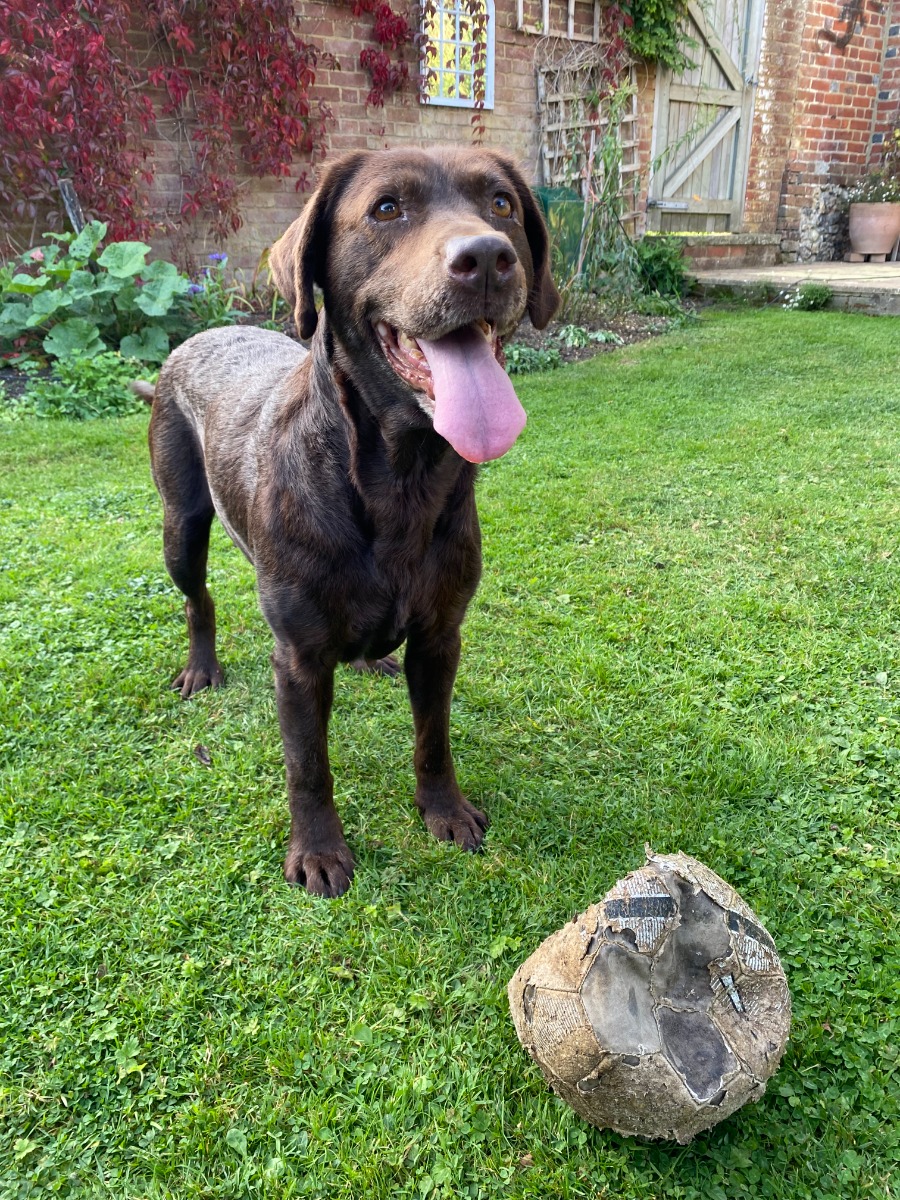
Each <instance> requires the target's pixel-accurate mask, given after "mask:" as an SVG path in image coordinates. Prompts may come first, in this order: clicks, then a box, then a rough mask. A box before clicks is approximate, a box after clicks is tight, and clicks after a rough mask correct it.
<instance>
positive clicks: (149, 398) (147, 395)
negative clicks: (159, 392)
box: [128, 379, 156, 404]
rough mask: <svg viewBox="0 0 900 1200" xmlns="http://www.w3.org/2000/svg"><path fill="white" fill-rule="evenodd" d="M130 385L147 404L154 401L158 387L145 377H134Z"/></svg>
mask: <svg viewBox="0 0 900 1200" xmlns="http://www.w3.org/2000/svg"><path fill="white" fill-rule="evenodd" d="M128 386H129V387H130V388H131V390H132V391H133V392H134V394H135V395H136V396H140V398H141V399H142V400H143V401H144V403H145V404H152V403H153V397H154V396H155V395H156V388H155V387H154V386H153V384H152V383H147V381H146V380H145V379H132V381H131V383H129V385H128Z"/></svg>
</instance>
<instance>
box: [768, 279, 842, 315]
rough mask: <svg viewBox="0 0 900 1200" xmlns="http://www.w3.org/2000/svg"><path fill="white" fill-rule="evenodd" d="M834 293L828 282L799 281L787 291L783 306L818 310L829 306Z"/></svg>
mask: <svg viewBox="0 0 900 1200" xmlns="http://www.w3.org/2000/svg"><path fill="white" fill-rule="evenodd" d="M833 295H834V292H833V291H832V289H831V288H830V287H829V286H828V284H827V283H815V282H810V283H798V284H797V286H796V287H794V288H791V289H790V290H789V291H788V292H786V293H785V296H784V302H783V303H782V306H781V307H782V308H788V309H795V310H799V311H800V312H818V311H819V310H820V309H823V308H827V307H828V305H829V302H830V301H831V297H832V296H833Z"/></svg>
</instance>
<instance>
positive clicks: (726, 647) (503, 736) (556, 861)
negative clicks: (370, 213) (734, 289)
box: [0, 310, 900, 1200]
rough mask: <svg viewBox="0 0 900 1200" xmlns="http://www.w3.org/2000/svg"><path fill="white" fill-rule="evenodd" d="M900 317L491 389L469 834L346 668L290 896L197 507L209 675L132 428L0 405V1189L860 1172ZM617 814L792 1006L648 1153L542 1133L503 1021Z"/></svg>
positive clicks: (377, 686) (861, 1184)
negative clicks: (743, 1066)
mask: <svg viewBox="0 0 900 1200" xmlns="http://www.w3.org/2000/svg"><path fill="white" fill-rule="evenodd" d="M898 335H900V324H897V323H895V322H894V321H892V320H890V319H881V320H877V319H872V318H866V317H853V316H848V315H844V314H836V313H834V314H833V313H826V314H821V313H786V312H782V311H781V310H774V311H772V310H769V311H762V312H760V311H752V312H751V311H746V312H722V313H719V312H714V313H710V314H707V315H704V317H703V318H702V320H701V321H700V323H699V324H698V325H696V326H693V327H689V328H686V329H684V330H682V331H680V332H678V333H674V334H671V335H670V336H668V337H666V338H663V339H659V340H656V341H654V342H652V343H646V344H643V345H640V346H629V347H625V348H623V349H621V350H618V351H616V352H614V353H612V354H607V355H604V356H602V357H600V358H598V359H595V360H594V361H593V362H590V363H587V364H583V365H581V366H578V367H572V368H567V369H565V370H561V371H557V372H553V373H551V374H549V375H546V376H532V377H527V378H525V379H523V380H521V381H519V382H518V383H517V387H518V390H519V394H520V396H521V397H522V400H523V402H524V403H525V406H526V408H527V409H528V411H529V414H530V416H529V426H528V429H527V430H526V432H525V434H524V435H523V436H522V438H521V439H520V441H519V443H518V444H517V445H516V447H515V448H514V449H513V450H512V451H511V452H510V453H509V454H508V455H507V456H506V457H505V458H504V459H503V460H501V461H499V462H497V463H494V464H492V465H490V466H489V467H487V468H486V469H485V470H484V471H483V473H482V478H481V482H480V484H479V491H480V511H481V515H482V522H483V527H484V544H485V572H484V580H483V583H482V586H481V590H480V591H479V593H478V596H477V598H476V600H475V602H474V604H473V606H472V610H471V612H470V616H469V619H468V621H467V624H466V626H465V629H464V652H463V663H462V668H461V671H460V675H459V678H458V681H457V689H456V698H455V702H454V707H453V716H452V727H453V735H454V745H455V750H456V759H457V768H458V772H459V775H460V781H461V783H462V785H463V787H464V789H465V790H466V791H467V794H468V795H469V797H470V798H471V799H472V801H473V802H474V803H475V804H476V805H478V806H479V807H481V808H484V809H486V810H487V811H488V812H489V814H490V816H491V820H492V825H491V829H490V831H489V833H488V836H487V839H486V846H485V853H483V854H480V855H477V856H468V855H464V854H462V853H460V852H459V851H457V850H456V849H455V848H453V847H452V846H447V845H444V844H438V843H437V842H435V841H433V840H432V839H431V838H430V837H429V836H428V835H427V834H426V832H425V830H424V828H423V826H422V824H421V821H420V820H419V817H418V816H417V814H416V812H415V810H414V808H413V805H412V792H413V776H412V761H411V754H412V733H411V719H410V716H409V712H408V705H407V699H406V694H405V688H404V687H403V686H402V684H400V683H391V682H389V681H387V680H381V679H374V678H362V677H358V676H354V675H352V674H351V673H350V672H349V671H342V672H341V673H340V675H339V678H338V681H337V686H336V701H335V715H334V719H333V726H332V740H331V749H332V764H333V769H334V773H335V779H336V798H337V802H338V806H339V809H340V812H341V815H342V817H343V821H344V827H345V830H346V833H347V838H348V841H349V843H350V846H351V848H352V849H353V851H354V854H355V856H356V862H357V872H356V878H355V880H354V883H353V887H352V888H351V890H350V892H349V893H348V894H347V895H346V896H344V897H343V898H341V899H340V900H336V901H331V902H328V901H321V900H319V901H317V900H314V899H311V898H310V897H309V896H307V895H306V894H305V893H304V892H301V891H297V890H292V889H289V888H287V887H286V886H285V885H284V883H283V882H282V880H281V860H282V854H283V848H284V843H285V837H286V830H287V806H286V802H285V788H284V782H283V778H282V758H281V744H280V739H279V736H278V729H277V722H276V716H275V707H274V699H273V689H272V682H271V676H270V667H269V663H268V653H269V649H270V643H269V636H268V634H267V630H266V628H265V625H264V622H263V620H262V617H261V616H260V615H259V613H258V611H257V606H256V600H255V595H254V589H253V577H252V573H251V571H250V569H249V567H248V566H247V565H246V563H245V562H244V560H243V559H242V557H241V556H240V554H239V553H238V552H237V551H236V550H235V549H233V548H232V547H231V545H230V544H229V543H228V542H227V539H226V537H225V536H224V534H223V533H222V531H221V529H218V530H217V532H216V535H215V538H214V544H213V553H212V556H211V588H212V591H213V594H214V595H215V598H216V600H217V602H218V607H219V624H220V631H221V641H220V657H221V659H222V662H223V665H224V667H225V670H226V674H227V687H226V688H224V689H223V690H221V691H219V692H217V693H215V694H210V693H206V694H204V695H203V696H201V697H198V698H197V699H195V700H193V701H191V702H190V703H183V702H182V701H181V700H180V699H179V698H178V697H177V696H175V695H174V694H173V693H170V692H169V691H168V690H167V685H168V683H169V680H170V679H171V678H172V677H173V676H174V675H175V674H176V672H177V670H178V669H179V668H180V667H181V665H182V661H183V658H184V655H185V648H186V634H185V630H184V628H183V618H182V612H181V602H180V598H179V596H178V595H177V594H176V592H175V591H174V589H173V588H172V586H171V585H170V583H169V580H168V577H167V576H166V574H165V571H164V569H163V565H162V555H161V549H160V512H159V505H158V501H157V497H156V494H155V491H154V489H153V486H152V483H151V481H150V476H149V471H148V465H147V454H146V448H145V427H146V417H145V416H141V417H134V418H127V419H124V420H119V421H106V422H96V423H91V424H84V425H74V424H63V423H51V422H43V423H41V422H30V423H25V422H22V423H18V424H0V817H2V845H0V857H2V866H3V870H2V874H0V888H2V907H0V915H2V935H0V939H2V940H0V1114H2V1126H3V1136H2V1138H0V1159H2V1163H0V1195H2V1197H3V1198H4V1200H6V1198H12V1197H15V1198H20V1197H21V1198H24V1197H39V1196H40V1197H43V1196H49V1195H61V1196H79V1197H80V1196H85V1197H98V1198H100V1197H128V1198H132V1197H134V1198H138V1197H140V1198H147V1200H149V1198H161V1197H166V1198H171V1200H191V1198H194V1197H204V1198H206V1197H208V1198H213V1197H215V1198H219V1197H222V1198H225V1197H229V1198H231V1197H233V1198H235V1200H237V1198H244V1197H247V1198H254V1200H255V1198H257V1197H266V1198H271V1200H283V1198H286V1197H311V1198H312V1197H320V1198H322V1200H342V1198H350V1197H352V1198H354V1200H356V1198H360V1200H367V1198H369V1197H376V1198H377V1197H394V1196H397V1197H419V1198H422V1200H424V1198H426V1197H431V1196H436V1197H452V1198H456V1197H491V1198H493V1197H550V1198H556V1197H565V1198H569V1197H572V1198H574V1197H597V1198H600V1197H604V1198H609V1200H619V1198H624V1200H630V1198H638V1197H640V1198H642V1200H643V1198H650V1197H653V1198H656V1200H679V1198H682V1197H684V1198H688V1197H691V1198H696V1200H726V1198H727V1200H735V1198H739V1197H747V1198H750V1197H753V1198H756V1197H773V1198H776V1200H802V1198H804V1197H815V1198H817V1200H819V1198H822V1200H832V1198H833V1200H849V1198H852V1197H888V1196H889V1195H894V1194H895V1191H894V1188H895V1184H892V1183H891V1182H890V1179H891V1176H892V1174H894V1175H895V1176H896V1172H897V1169H898V1161H900V1121H898V1118H900V1070H898V1053H900V1051H898V1046H900V982H898V977H900V933H898V899H900V897H898V890H900V889H898V858H897V851H898V844H900V836H898V805H900V800H898V796H900V643H898V633H900V597H898V586H897V577H898V565H900V564H898V559H900V547H898V534H900V488H898V485H900V377H898V369H897V363H898V352H897V347H898V342H900V337H898ZM198 744H200V745H202V746H205V747H206V748H207V749H208V752H209V757H210V759H211V765H209V766H205V765H204V764H203V763H202V762H201V761H199V759H198V757H197V755H196V753H195V747H197V746H198ZM645 841H649V842H651V843H652V845H653V847H654V848H655V849H657V850H659V851H675V850H683V851H686V852H687V853H690V854H693V855H696V856H697V857H699V858H700V859H702V860H703V861H704V862H706V863H708V864H709V866H711V867H712V868H713V869H714V870H716V871H718V872H719V873H720V874H722V875H723V876H724V877H725V878H726V879H728V880H729V881H730V882H732V883H733V884H734V885H735V886H736V887H737V888H738V889H739V890H740V891H741V892H742V894H743V895H744V897H745V899H746V900H747V901H748V902H749V903H750V904H751V905H752V907H753V908H755V910H756V911H757V913H758V914H759V915H760V917H761V918H762V919H763V921H764V922H765V923H766V924H767V926H768V928H769V930H770V932H771V933H772V935H773V936H774V938H775V940H776V943H777V944H778V946H779V948H780V950H781V953H782V957H783V960H784V963H785V967H786V969H787V972H788V977H789V981H790V984H791V989H792V993H793V999H794V1027H793V1036H792V1039H791V1042H790V1045H789V1047H788V1050H787V1053H786V1055H785V1059H784V1062H783V1065H782V1068H781V1070H780V1072H779V1073H778V1075H777V1076H776V1077H775V1078H774V1080H773V1081H772V1082H771V1084H770V1086H769V1090H768V1093H767V1094H766V1096H765V1097H764V1099H763V1100H762V1101H761V1102H760V1103H759V1104H757V1105H754V1106H750V1107H749V1108H746V1109H744V1110H742V1111H741V1112H740V1113H738V1114H737V1115H735V1116H734V1117H732V1118H730V1119H729V1120H727V1121H725V1122H724V1123H723V1124H722V1125H720V1126H719V1127H718V1128H717V1129H715V1130H713V1131H712V1132H710V1133H708V1134H705V1135H703V1136H701V1137H700V1138H699V1139H698V1140H697V1141H696V1142H694V1143H693V1144H692V1145H690V1146H688V1147H676V1146H672V1145H661V1144H644V1143H640V1142H637V1141H634V1140H629V1139H624V1138H621V1137H618V1136H616V1135H614V1134H610V1133H605V1132H600V1131H598V1130H595V1129H592V1128H591V1127H589V1126H587V1125H585V1124H584V1123H582V1122H581V1121H580V1120H579V1119H578V1118H576V1117H575V1116H574V1115H573V1114H572V1113H570V1111H569V1110H568V1109H567V1108H565V1107H564V1106H563V1104H562V1103H561V1102H560V1101H559V1100H558V1099H556V1098H555V1097H554V1096H553V1094H552V1093H550V1092H549V1091H548V1090H547V1087H546V1085H545V1084H544V1082H543V1081H542V1078H541V1076H540V1074H539V1072H538V1070H537V1068H536V1067H535V1066H534V1065H533V1064H532V1063H531V1062H530V1061H529V1059H528V1058H527V1057H526V1055H525V1054H524V1052H523V1051H522V1050H521V1049H520V1047H519V1045H518V1043H517V1041H516V1038H515V1034H514V1031H513V1028H512V1024H511V1022H510V1020H509V1014H508V1010H507V1002H506V993H505V988H506V981H507V980H508V978H509V976H510V975H511V974H512V972H513V970H514V968H515V967H516V965H517V964H518V963H519V962H520V961H521V960H522V959H523V958H525V957H526V955H528V954H529V953H530V952H531V951H532V950H533V949H534V948H535V947H536V946H537V944H538V943H539V942H540V941H541V940H542V939H543V938H544V937H545V936H547V934H549V933H551V932H552V931H553V930H555V929H557V928H558V927H559V926H560V925H561V924H562V923H563V922H565V921H566V920H567V919H569V918H570V917H571V916H572V915H573V914H574V913H576V912H578V911H581V910H582V909H584V908H585V907H586V906H587V905H588V904H589V903H591V902H593V901H596V900H598V899H599V898H600V896H602V894H603V893H604V892H605V891H606V890H607V889H608V888H609V887H610V886H611V885H612V883H613V882H614V881H615V880H616V879H617V878H619V877H621V876H622V875H623V874H625V873H626V872H627V871H629V870H632V869H634V868H635V867H637V866H639V865H640V864H641V863H642V861H643V845H644V842H645Z"/></svg>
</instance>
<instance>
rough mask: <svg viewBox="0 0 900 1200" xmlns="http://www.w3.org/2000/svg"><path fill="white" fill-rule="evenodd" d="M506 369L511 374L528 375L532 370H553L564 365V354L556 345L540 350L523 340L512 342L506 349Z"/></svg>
mask: <svg viewBox="0 0 900 1200" xmlns="http://www.w3.org/2000/svg"><path fill="white" fill-rule="evenodd" d="M505 353H506V369H507V371H509V373H510V375H527V374H530V373H531V372H532V371H552V370H554V368H556V367H561V366H562V356H561V355H560V353H559V351H558V350H556V349H555V348H554V347H552V346H551V347H550V348H549V349H547V350H538V349H536V348H535V347H534V346H526V345H524V344H523V343H522V342H512V343H511V344H510V345H509V346H507V347H506V349H505Z"/></svg>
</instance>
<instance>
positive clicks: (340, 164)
mask: <svg viewBox="0 0 900 1200" xmlns="http://www.w3.org/2000/svg"><path fill="white" fill-rule="evenodd" d="M365 157H366V155H365V153H355V154H347V155H344V157H343V158H339V159H336V160H335V161H334V162H333V163H331V164H330V165H329V167H328V168H327V170H326V171H325V173H324V175H323V176H322V179H321V181H320V183H319V186H318V187H317V188H316V190H315V191H314V192H313V194H312V196H310V198H309V200H308V201H307V202H306V207H305V208H304V210H303V212H302V213H301V214H300V216H299V217H298V218H297V220H296V221H295V222H294V223H293V225H291V226H290V228H289V229H288V230H287V231H286V232H285V233H283V234H282V235H281V237H280V238H279V239H278V241H277V242H276V243H275V245H274V246H273V247H272V249H271V250H270V251H269V270H270V272H271V273H272V278H273V279H274V280H275V286H276V287H277V288H278V290H279V292H280V293H281V294H282V296H284V298H285V300H287V302H288V304H292V305H293V306H294V323H295V324H296V326H297V331H298V333H299V334H300V336H301V337H302V338H311V337H312V335H313V334H314V333H315V331H316V325H317V323H318V316H317V314H316V304H315V298H314V296H313V284H316V283H317V284H319V286H320V287H321V286H322V285H323V284H324V282H325V277H324V273H325V251H326V248H327V245H328V237H329V233H328V229H329V225H330V220H331V214H332V212H333V203H332V202H333V201H334V199H336V197H337V196H338V195H339V193H340V192H341V191H342V190H343V187H344V185H345V184H346V182H347V180H348V179H349V178H350V177H351V176H352V175H353V174H354V173H355V171H356V170H357V168H358V167H359V165H360V163H361V162H362V161H363V159H364V158H365Z"/></svg>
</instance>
